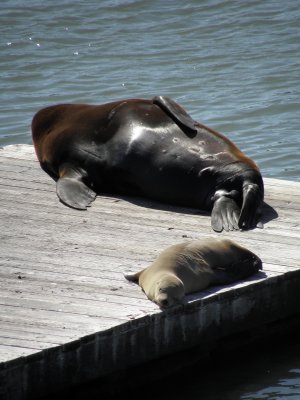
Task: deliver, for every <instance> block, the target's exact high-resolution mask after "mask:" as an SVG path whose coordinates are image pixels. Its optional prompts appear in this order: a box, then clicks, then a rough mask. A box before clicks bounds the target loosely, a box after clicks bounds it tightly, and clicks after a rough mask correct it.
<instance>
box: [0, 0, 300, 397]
mask: <svg viewBox="0 0 300 400" xmlns="http://www.w3.org/2000/svg"><path fill="white" fill-rule="evenodd" d="M299 67H300V3H299V1H297V0H265V1H261V0H259V1H255V0H249V1H230V0H227V1H225V0H223V1H220V0H205V1H198V0H189V1H182V0H166V1H161V0H101V1H100V0H86V1H82V0H80V1H78V0H73V1H70V0H59V1H58V0H51V1H46V0H45V1H37V0H26V1H25V0H1V3H0V145H1V146H3V145H6V144H12V143H31V133H30V123H31V119H32V116H33V114H34V113H35V112H36V111H37V110H39V109H40V108H42V107H44V106H47V105H50V104H54V103H61V102H85V103H93V104H101V103H104V102H109V101H112V100H116V99H120V98H128V97H142V98H151V97H152V96H154V95H158V94H159V95H168V96H170V97H172V98H174V99H175V100H177V101H178V102H179V103H181V104H182V105H183V106H184V107H185V108H186V109H187V110H188V112H189V113H190V114H191V115H192V116H193V118H194V119H197V120H199V121H201V122H203V123H205V124H206V125H209V126H211V127H213V128H215V129H217V130H219V131H221V132H223V133H225V134H226V135H227V136H229V137H230V138H231V139H232V140H233V141H234V142H235V143H236V144H238V146H239V147H240V148H241V149H242V150H243V151H244V152H246V153H247V154H248V155H249V156H251V157H252V158H254V159H255V160H256V162H257V163H258V164H259V166H260V168H261V170H262V173H263V175H264V176H269V177H276V178H282V179H290V180H298V181H299V180H300V162H299V160H300V156H299V152H300V133H299V128H300V112H299V111H300V110H299V108H300V107H299V92H300V78H299V76H300V68H299ZM277 350H278V351H279V352H280V349H277ZM278 368H279V370H278V369H276V378H277V376H278V377H280V378H278V379H277V380H275V379H274V380H273V381H274V382H275V386H276V388H275V389H274V384H273V383H272V384H271V383H270V381H269V377H270V376H272V373H273V372H272V370H270V374H271V375H267V376H265V377H264V379H265V382H266V385H265V387H263V385H262V386H261V387H260V388H258V387H256V386H255V385H254V386H250V387H248V388H247V389H246V388H245V391H244V392H243V394H240V398H241V399H243V400H246V399H247V400H248V399H269V400H271V399H272V400H273V399H279V398H280V399H285V398H287V399H294V398H295V399H296V398H297V399H298V398H299V399H300V389H299V382H300V380H299V368H300V359H298V361H297V363H296V364H295V365H294V364H293V363H291V364H290V365H289V364H288V360H287V364H286V365H284V367H283V368H282V370H280V366H279V367H278ZM257 370H258V371H259V368H257ZM278 371H279V372H278ZM232 374H237V376H238V371H237V372H236V371H235V370H234V369H233V370H232ZM257 379H261V376H259V377H258V378H257ZM276 382H277V383H276ZM223 384H224V383H223ZM269 384H270V385H269ZM268 385H269V386H268ZM221 387H222V384H221ZM276 391H278V393H281V395H278V394H276V393H277V392H276ZM295 391H296V392H297V393H296V397H293V396H295ZM274 393H275V394H274ZM276 396H277V397H276ZM282 396H283V397H282ZM284 396H285V397H284ZM198 398H200V394H197V387H195V392H193V394H190V399H198ZM224 399H225V397H224ZM230 399H231V398H230Z"/></svg>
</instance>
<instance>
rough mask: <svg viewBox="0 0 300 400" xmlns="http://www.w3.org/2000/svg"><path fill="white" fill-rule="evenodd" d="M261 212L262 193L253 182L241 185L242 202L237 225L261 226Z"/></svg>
mask: <svg viewBox="0 0 300 400" xmlns="http://www.w3.org/2000/svg"><path fill="white" fill-rule="evenodd" d="M261 213H262V194H261V190H260V188H259V186H258V185H257V184H255V183H247V184H245V185H244V186H243V204H242V208H241V214H240V217H239V222H238V224H239V227H240V228H246V229H252V228H255V227H256V226H257V227H259V228H263V224H262V222H261V221H260V217H261Z"/></svg>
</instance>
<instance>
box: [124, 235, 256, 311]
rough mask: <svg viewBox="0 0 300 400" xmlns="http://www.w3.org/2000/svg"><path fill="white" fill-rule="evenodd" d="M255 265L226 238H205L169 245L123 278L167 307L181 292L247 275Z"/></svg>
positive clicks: (247, 253) (179, 299)
mask: <svg viewBox="0 0 300 400" xmlns="http://www.w3.org/2000/svg"><path fill="white" fill-rule="evenodd" d="M259 269H262V262H261V260H260V258H259V257H257V256H256V255H255V254H254V253H252V252H251V251H250V250H248V249H246V248H245V247H242V246H240V245H239V244H237V243H235V242H233V241H232V240H229V239H221V240H218V239H214V238H209V239H202V240H194V241H189V242H185V243H180V244H175V245H173V246H170V247H168V248H167V249H165V250H164V251H163V252H162V253H160V255H159V256H158V257H157V258H156V260H155V261H154V262H153V264H151V265H150V266H149V267H147V268H145V269H143V270H142V271H140V272H137V273H135V274H127V275H125V278H126V279H128V280H129V281H132V282H136V283H138V284H139V285H140V286H141V288H142V289H143V291H144V292H145V294H146V295H147V297H148V298H149V299H150V300H152V301H154V302H155V303H157V304H158V305H159V306H160V307H169V306H172V305H174V304H177V303H181V302H182V301H183V300H184V295H185V294H189V293H193V292H197V291H200V290H203V289H205V288H207V287H208V286H212V285H225V284H229V283H232V282H234V281H237V280H240V279H244V278H247V277H248V276H250V275H252V274H254V273H255V272H257V271H258V270H259Z"/></svg>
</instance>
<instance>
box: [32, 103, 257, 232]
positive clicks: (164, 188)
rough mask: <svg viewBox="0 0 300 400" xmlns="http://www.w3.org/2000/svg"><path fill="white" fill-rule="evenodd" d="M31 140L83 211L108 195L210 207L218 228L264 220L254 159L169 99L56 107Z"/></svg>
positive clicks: (62, 192)
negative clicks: (127, 195)
mask: <svg viewBox="0 0 300 400" xmlns="http://www.w3.org/2000/svg"><path fill="white" fill-rule="evenodd" d="M32 138H33V143H34V146H35V150H36V154H37V157H38V159H39V161H40V164H41V167H42V168H43V169H44V170H45V171H46V172H47V173H48V174H49V175H50V176H51V177H52V178H54V179H55V180H56V181H57V185H56V191H57V195H58V197H59V199H60V200H61V201H62V202H63V203H64V204H66V205H68V206H70V207H73V208H77V209H81V210H85V209H86V208H87V207H88V206H89V205H90V203H91V202H92V201H93V200H94V199H95V197H96V194H97V193H100V192H101V191H102V192H103V191H108V192H112V193H120V194H131V195H143V196H147V197H150V198H153V199H156V200H158V201H163V202H167V203H170V204H174V205H183V206H187V207H195V208H199V209H204V210H212V219H211V224H212V228H213V229H214V230H215V231H222V229H225V230H226V231H228V230H234V229H240V228H246V229H250V228H254V227H255V226H256V225H257V222H258V220H259V217H260V214H261V207H262V201H263V195H264V187H263V180H262V177H261V174H260V172H259V169H258V167H257V166H256V164H255V163H254V161H252V160H251V159H250V158H248V157H246V156H245V154H243V153H242V152H241V151H240V150H239V149H238V148H237V147H236V146H235V145H234V144H233V143H232V142H231V141H230V140H229V139H227V138H226V137H225V136H223V135H221V134H220V133H218V132H216V131H214V130H212V129H210V128H208V127H206V126H205V125H203V124H201V123H199V122H196V121H194V120H193V119H192V118H191V117H190V116H189V115H188V114H187V113H186V112H185V110H184V109H183V108H182V107H181V106H179V105H178V104H177V103H175V102H174V101H173V100H171V99H170V98H168V97H162V96H159V97H154V98H153V99H152V100H142V99H129V100H121V101H116V102H113V103H108V104H104V105H85V104H60V105H55V106H50V107H47V108H44V109H42V110H40V111H39V112H38V113H37V114H36V115H35V116H34V118H33V121H32Z"/></svg>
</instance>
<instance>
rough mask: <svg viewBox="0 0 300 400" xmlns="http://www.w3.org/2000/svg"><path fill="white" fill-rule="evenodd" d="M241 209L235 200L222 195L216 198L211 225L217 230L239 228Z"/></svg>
mask: <svg viewBox="0 0 300 400" xmlns="http://www.w3.org/2000/svg"><path fill="white" fill-rule="evenodd" d="M239 214H240V209H239V207H238V205H237V204H236V202H235V200H234V199H232V198H230V197H227V196H223V195H221V196H220V197H218V198H216V200H215V202H214V206H213V209H212V212H211V227H212V228H213V230H214V231H216V232H222V230H223V229H224V230H225V231H226V232H228V231H234V230H238V229H239V226H238V219H239Z"/></svg>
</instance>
